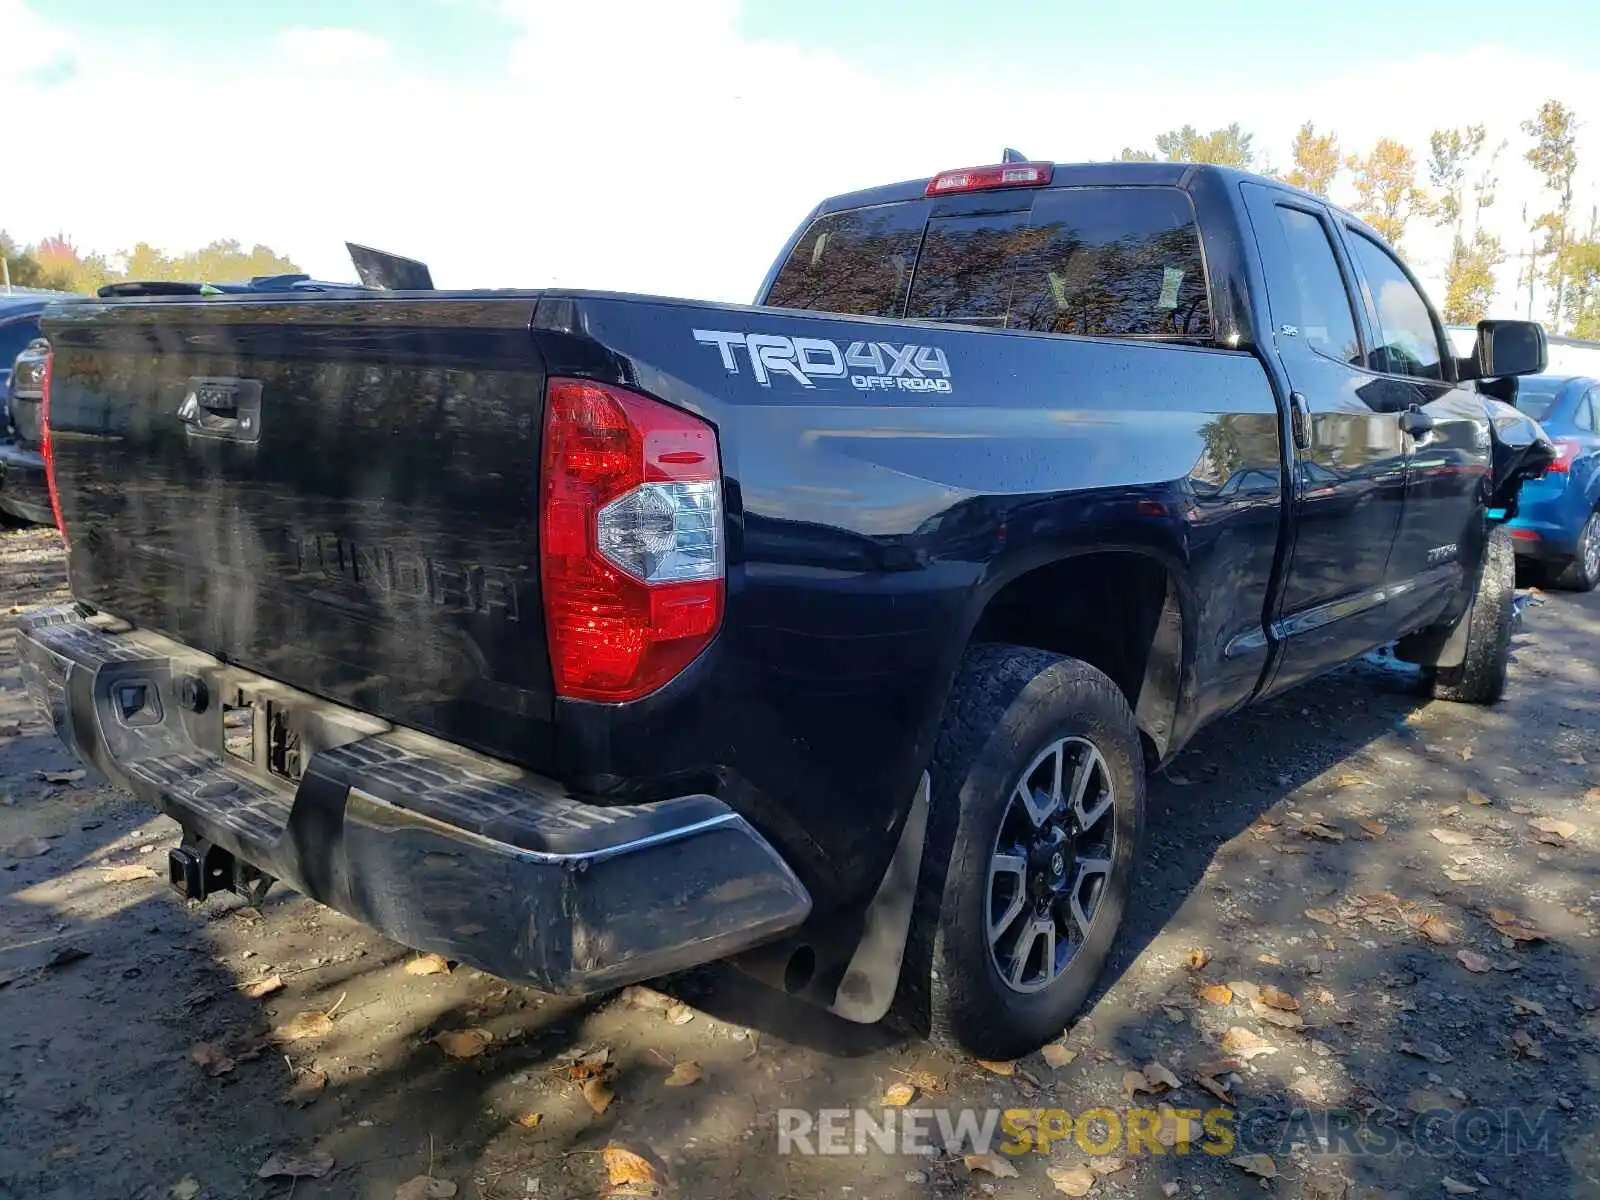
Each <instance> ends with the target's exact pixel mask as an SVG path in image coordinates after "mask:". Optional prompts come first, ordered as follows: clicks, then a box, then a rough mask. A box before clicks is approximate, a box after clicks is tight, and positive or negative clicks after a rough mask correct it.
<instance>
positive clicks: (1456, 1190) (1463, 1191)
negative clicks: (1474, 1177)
mask: <svg viewBox="0 0 1600 1200" xmlns="http://www.w3.org/2000/svg"><path fill="white" fill-rule="evenodd" d="M1439 1186H1440V1187H1442V1188H1444V1190H1445V1193H1446V1194H1447V1195H1451V1196H1476V1195H1477V1194H1478V1189H1477V1188H1475V1187H1473V1186H1472V1185H1471V1184H1470V1183H1462V1182H1461V1180H1459V1179H1452V1178H1450V1176H1448V1175H1446V1176H1445V1177H1444V1178H1443V1179H1441V1180H1440V1181H1439Z"/></svg>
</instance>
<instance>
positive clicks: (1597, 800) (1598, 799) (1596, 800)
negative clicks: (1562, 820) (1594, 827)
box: [1583, 787, 1600, 804]
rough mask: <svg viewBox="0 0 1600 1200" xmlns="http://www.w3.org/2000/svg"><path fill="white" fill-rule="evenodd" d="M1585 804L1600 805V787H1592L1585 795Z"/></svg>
mask: <svg viewBox="0 0 1600 1200" xmlns="http://www.w3.org/2000/svg"><path fill="white" fill-rule="evenodd" d="M1583 800H1584V803H1585V804H1600V787H1592V788H1590V789H1589V790H1588V791H1586V792H1585V793H1584V794H1583Z"/></svg>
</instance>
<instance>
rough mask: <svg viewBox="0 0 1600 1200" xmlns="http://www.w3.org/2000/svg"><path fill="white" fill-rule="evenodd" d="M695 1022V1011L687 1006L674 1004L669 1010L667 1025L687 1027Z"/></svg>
mask: <svg viewBox="0 0 1600 1200" xmlns="http://www.w3.org/2000/svg"><path fill="white" fill-rule="evenodd" d="M692 1020H694V1009H692V1008H690V1007H689V1006H688V1005H687V1004H672V1005H671V1006H669V1007H668V1008H667V1023H668V1024H671V1025H687V1024H688V1023H689V1022H690V1021H692Z"/></svg>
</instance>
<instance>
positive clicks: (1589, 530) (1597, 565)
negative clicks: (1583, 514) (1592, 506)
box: [1583, 514, 1600, 579]
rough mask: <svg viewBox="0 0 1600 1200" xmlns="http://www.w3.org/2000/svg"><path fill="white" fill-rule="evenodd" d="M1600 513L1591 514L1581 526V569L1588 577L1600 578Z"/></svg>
mask: <svg viewBox="0 0 1600 1200" xmlns="http://www.w3.org/2000/svg"><path fill="white" fill-rule="evenodd" d="M1597 525H1600V515H1596V514H1591V515H1590V517H1589V519H1588V521H1586V522H1585V523H1584V526H1583V570H1584V574H1586V575H1588V577H1589V578H1590V579H1595V578H1600V537H1596V536H1595V535H1596V533H1597V532H1600V530H1597V529H1596V526H1597Z"/></svg>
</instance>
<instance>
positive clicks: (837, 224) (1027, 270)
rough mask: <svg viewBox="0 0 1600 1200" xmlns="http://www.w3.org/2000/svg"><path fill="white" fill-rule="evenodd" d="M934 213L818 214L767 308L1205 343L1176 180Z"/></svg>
mask: <svg viewBox="0 0 1600 1200" xmlns="http://www.w3.org/2000/svg"><path fill="white" fill-rule="evenodd" d="M932 211H933V209H932V206H931V205H930V203H929V202H928V201H924V200H917V201H907V202H905V203H903V204H892V205H881V206H878V207H875V208H870V209H855V210H850V211H846V212H840V213H830V214H828V215H826V216H824V217H820V218H818V220H817V221H815V222H814V223H813V224H812V225H811V227H810V228H808V229H807V230H806V232H805V234H804V236H802V237H801V239H800V241H799V243H798V244H797V245H796V247H795V249H794V251H793V253H791V254H790V256H789V258H788V260H787V261H786V262H785V263H784V265H783V267H782V268H781V269H780V271H779V273H778V277H777V279H776V281H775V282H774V284H773V287H772V291H771V293H770V294H769V296H768V298H767V303H768V304H771V305H775V306H777V307H780V308H804V309H812V310H816V311H823V312H836V313H841V314H845V315H849V316H875V317H900V318H912V319H922V320H935V321H947V322H950V323H953V324H959V325H982V326H989V327H993V328H1001V329H1025V330H1032V331H1034V332H1040V333H1063V334H1076V335H1079V336H1086V337H1116V338H1146V339H1158V340H1162V341H1187V342H1203V341H1207V340H1209V339H1210V337H1211V308H1210V301H1209V293H1208V290H1207V287H1206V276H1205V264H1204V259H1203V257H1202V255H1201V251H1200V235H1199V230H1198V229H1197V228H1196V225H1195V219H1194V209H1193V207H1192V205H1191V204H1190V202H1189V197H1188V195H1187V194H1186V193H1184V192H1182V191H1181V190H1179V189H1177V188H1169V187H1121V188H1110V187H1085V188H1054V189H1046V190H1043V191H1041V192H1040V193H1039V194H1038V195H1037V196H1035V197H1034V200H1033V204H1032V206H1031V208H1029V209H1026V210H1023V211H1016V212H1002V213H982V214H977V215H952V216H933V215H931V213H932Z"/></svg>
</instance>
